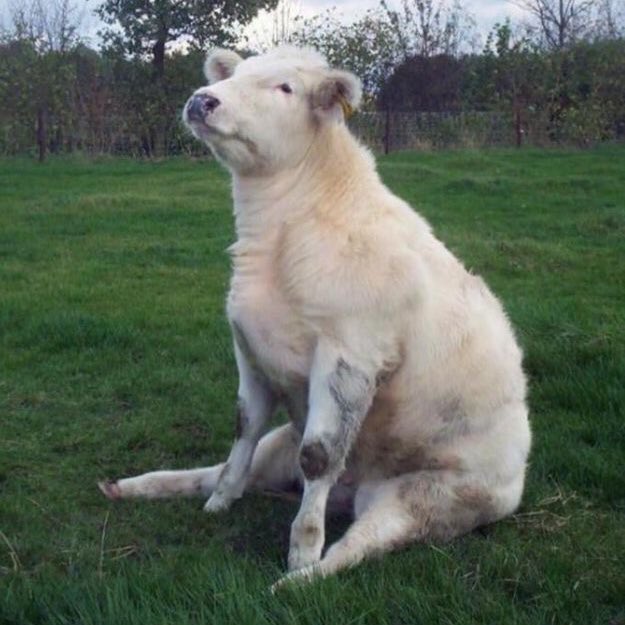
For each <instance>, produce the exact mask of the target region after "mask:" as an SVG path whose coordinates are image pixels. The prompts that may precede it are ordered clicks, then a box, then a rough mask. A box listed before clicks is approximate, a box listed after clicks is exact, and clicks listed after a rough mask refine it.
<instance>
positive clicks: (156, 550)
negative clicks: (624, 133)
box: [0, 147, 625, 625]
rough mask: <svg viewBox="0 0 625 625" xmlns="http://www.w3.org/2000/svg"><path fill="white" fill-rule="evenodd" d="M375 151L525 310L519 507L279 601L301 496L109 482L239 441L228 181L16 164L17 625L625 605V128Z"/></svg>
mask: <svg viewBox="0 0 625 625" xmlns="http://www.w3.org/2000/svg"><path fill="white" fill-rule="evenodd" d="M380 170H381V173H382V176H383V177H384V179H385V181H386V182H387V183H388V184H389V185H390V187H391V188H392V189H393V190H394V191H395V192H396V193H398V194H399V195H400V196H402V197H404V198H405V199H407V200H408V201H410V202H411V203H413V205H415V206H416V207H418V209H419V210H420V211H421V212H422V213H423V214H424V215H425V216H426V217H427V218H428V219H429V220H430V221H431V223H432V224H433V226H434V229H435V231H436V232H437V234H438V235H439V236H440V237H441V238H442V239H443V240H444V241H445V242H446V243H447V244H448V245H449V246H450V247H451V248H452V249H453V250H454V251H455V252H456V253H457V254H458V255H460V257H461V258H462V259H463V260H464V261H465V263H466V265H467V266H469V267H471V268H473V269H474V270H475V271H476V272H479V273H481V274H482V275H483V276H484V277H485V278H486V280H487V281H488V282H489V284H490V285H491V286H492V287H493V289H494V290H495V292H496V293H498V294H499V295H500V296H501V298H502V299H503V300H504V302H505V305H506V308H507V310H508V312H509V314H510V317H511V318H512V320H513V322H514V324H515V327H516V328H517V332H518V335H519V338H520V341H521V343H522V344H523V347H524V349H525V352H526V370H527V372H528V374H529V377H530V385H531V394H530V403H531V420H532V426H533V430H534V434H535V436H534V449H533V453H532V461H531V467H530V471H529V475H528V482H527V490H526V494H525V497H524V501H523V505H522V508H521V509H520V511H519V513H518V514H517V515H516V516H515V517H514V518H512V519H508V520H506V521H503V522H500V523H498V524H496V525H494V526H491V527H487V528H484V529H483V530H481V531H478V532H475V533H473V534H472V535H470V536H467V537H464V538H462V539H460V540H457V541H455V542H454V543H452V544H450V545H444V546H424V545H414V546H413V547H411V548H409V549H406V550H404V551H402V552H400V553H396V554H393V555H390V556H387V557H385V558H382V559H380V560H374V561H370V562H367V563H366V564H364V565H362V566H360V567H358V568H356V569H354V570H352V571H348V572H345V573H342V574H340V575H339V576H338V577H336V578H332V579H328V580H323V581H321V582H319V583H317V584H315V585H313V586H310V587H307V588H305V589H288V590H285V591H284V592H282V593H280V594H279V595H278V596H275V597H274V596H271V595H270V594H269V593H268V592H267V588H268V586H269V585H270V583H271V582H272V581H275V579H277V577H278V576H279V575H280V573H281V571H282V570H283V569H284V567H285V558H286V552H287V542H288V532H289V525H290V522H291V520H292V518H293V517H294V515H295V512H296V506H295V504H291V503H288V502H283V501H276V500H268V499H263V498H260V497H257V496H248V497H246V498H244V499H243V500H242V501H240V502H238V503H237V504H236V505H235V506H234V509H233V510H232V511H231V513H229V514H227V515H225V516H218V517H208V516H206V515H205V514H203V513H202V512H201V502H200V501H198V500H186V501H185V500H183V501H161V502H137V501H135V502H121V503H119V504H115V505H113V504H110V503H109V502H108V501H106V500H105V499H104V498H103V497H102V496H101V495H100V493H99V492H98V491H97V489H96V487H95V483H96V480H97V479H99V478H102V477H110V476H123V475H129V474H134V473H137V472H143V471H146V470H149V469H154V468H159V467H189V466H200V465H202V464H209V463H213V462H215V461H217V460H218V459H222V458H223V457H224V455H225V454H226V453H227V451H228V449H229V446H230V443H231V440H232V434H233V428H234V426H233V414H234V408H233V406H234V401H235V395H236V372H235V365H234V360H233V355H232V349H231V343H230V337H229V332H228V327H227V323H226V321H225V317H224V310H223V309H224V305H223V301H224V295H225V292H226V288H227V283H228V275H229V260H228V257H227V255H226V253H225V251H224V250H225V248H226V247H227V246H228V244H229V243H230V242H231V241H232V240H233V229H232V219H231V213H230V201H229V180H228V177H227V175H226V174H225V173H224V172H223V171H221V170H220V169H219V168H218V167H217V166H216V165H215V164H214V163H210V162H202V161H197V162H190V161H186V160H172V161H167V162H162V163H141V162H132V161H126V160H102V161H80V160H65V159H64V160H56V161H51V162H49V163H48V164H45V165H43V166H39V165H36V164H33V163H30V162H28V161H25V160H12V161H8V160H4V161H0V532H1V533H0V623H1V624H2V625H9V624H14V625H23V624H33V625H34V624H43V623H45V624H48V623H54V624H58V625H61V624H63V625H69V624H76V625H78V624H81V625H82V624H85V625H96V624H100V623H105V624H111V625H126V624H128V625H130V624H136V625H186V624H191V623H193V624H200V623H202V624H205V623H206V624H209V623H237V624H244V625H246V624H248V623H259V624H264V623H272V624H276V625H282V624H285V625H286V624H290V623H309V624H311V625H313V624H315V625H317V624H325V623H328V624H347V623H372V624H389V625H390V624H399V623H405V624H419V623H423V624H427V625H430V624H434V623H447V624H450V625H462V624H467V625H468V624H473V623H484V624H486V623H488V624H497V625H500V624H503V625H509V624H516V623H519V624H520V623H536V624H540V625H542V624H552V623H554V624H569V623H576V624H577V623H578V624H580V625H590V624H593V623H597V624H602V625H625V468H624V467H625V418H624V411H625V390H624V382H625V148H617V147H607V148H602V149H598V150H594V151H586V152H563V151H542V152H541V151H532V150H524V151H520V152H514V151H492V152H458V153H438V154H411V153H398V154H394V155H392V156H390V157H385V158H383V159H381V160H380ZM330 527H331V531H330V539H332V538H336V537H337V536H338V535H339V534H340V532H342V531H343V530H344V528H345V522H342V521H340V520H339V521H335V522H332V523H331V526H330Z"/></svg>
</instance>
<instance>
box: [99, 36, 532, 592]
mask: <svg viewBox="0 0 625 625" xmlns="http://www.w3.org/2000/svg"><path fill="white" fill-rule="evenodd" d="M205 71H206V75H207V77H208V80H209V81H210V86H208V87H202V88H200V89H198V90H197V91H196V92H195V94H194V95H193V96H192V97H191V98H190V99H189V101H188V102H187V105H186V107H185V112H184V119H185V121H186V123H187V124H188V125H189V127H190V128H191V129H192V131H193V132H194V134H195V135H196V136H197V137H199V138H200V139H202V140H203V141H205V142H206V143H207V144H208V145H209V146H210V148H211V149H212V151H213V152H214V153H215V155H216V157H217V158H218V159H219V160H220V161H221V162H222V163H223V164H224V165H225V166H226V167H227V168H228V169H229V170H230V172H231V173H232V179H233V198H234V215H235V221H236V232H237V241H236V243H235V244H234V245H233V246H232V248H231V250H230V251H231V254H232V259H233V265H234V270H233V276H232V282H231V286H230V293H229V295H228V304H227V310H228V319H229V321H230V325H231V327H232V332H233V336H234V351H235V356H236V361H237V365H238V370H239V379H240V381H239V391H238V393H239V400H238V419H237V438H236V441H235V443H234V445H233V447H232V451H231V452H230V455H229V457H228V460H227V461H226V462H225V463H222V464H219V465H216V466H213V467H210V468H201V469H194V470H190V471H158V472H153V473H147V474H144V475H140V476H138V477H133V478H127V479H120V480H118V481H116V482H106V483H102V484H101V485H100V486H101V488H102V490H103V491H104V493H105V494H106V495H107V496H108V497H110V498H112V499H118V498H126V497H166V496H170V495H177V494H183V495H205V496H207V495H210V498H209V499H208V502H207V503H206V505H205V507H204V509H205V510H206V511H208V512H216V511H218V510H224V509H226V508H228V506H229V505H230V504H231V503H232V501H233V500H235V499H237V498H239V497H241V495H242V493H243V491H244V490H245V489H246V488H247V489H259V490H292V489H294V488H298V489H303V495H302V501H301V507H300V509H299V512H298V514H297V516H296V518H295V520H294V522H293V525H292V529H291V543H290V550H289V559H288V563H289V570H290V573H289V574H288V575H287V576H286V577H285V578H283V581H284V580H291V579H308V578H310V577H311V576H313V575H316V574H318V575H327V574H330V573H334V572H335V571H338V570H339V569H342V568H344V567H347V566H352V565H354V564H356V563H358V562H360V561H361V560H362V559H363V558H365V557H366V556H369V555H371V554H374V553H381V552H385V551H388V550H390V549H393V548H396V547H398V546H401V545H404V544H406V543H409V542H411V541H415V540H417V541H446V540H449V539H452V538H454V537H455V536H459V535H461V534H464V533H465V532H469V531H470V530H472V529H474V528H475V527H477V526H479V525H482V524H485V523H492V522H493V521H496V520H498V519H501V518H502V517H505V516H506V515H509V514H510V513H512V512H513V511H514V510H515V509H516V508H517V506H518V505H519V501H520V499H521V494H522V491H523V482H524V475H525V468H526V462H527V456H528V452H529V448H530V429H529V425H528V418H527V406H526V401H525V397H526V385H525V377H524V374H523V370H522V367H521V358H522V354H521V351H520V349H519V347H518V345H517V343H516V340H515V337H514V334H513V331H512V329H511V327H510V324H509V322H508V320H507V318H506V315H505V314H504V312H503V310H502V307H501V305H500V303H499V301H498V300H497V298H496V297H495V296H494V295H493V294H492V293H491V292H490V291H489V289H488V287H487V286H486V284H485V283H484V281H483V280H482V279H481V278H479V277H478V276H476V275H473V274H471V273H470V272H468V271H467V270H466V269H465V268H464V267H463V265H462V264H461V263H460V262H459V261H458V260H457V259H456V258H455V257H454V256H453V254H451V252H449V250H447V249H446V248H445V246H444V245H443V244H442V243H441V242H440V241H439V240H438V239H437V238H436V237H435V236H434V235H433V234H432V231H431V229H430V227H429V226H428V224H427V223H426V222H425V221H424V220H423V219H422V218H421V217H420V216H419V215H418V214H416V213H415V212H414V211H413V210H412V209H411V208H410V206H408V205H407V204H406V203H405V202H403V201H402V200H401V199H399V198H398V197H396V196H395V195H393V194H392V193H391V192H390V191H389V190H388V189H387V188H386V187H385V186H384V184H383V183H382V182H381V180H380V178H379V176H378V174H377V172H376V169H375V163H374V160H373V158H372V157H371V155H370V153H369V152H368V151H367V150H366V149H365V148H364V147H363V146H362V145H360V144H359V143H358V141H357V140H356V139H355V138H354V137H353V136H352V135H351V134H350V132H349V130H348V128H347V127H346V124H345V122H344V112H345V111H346V110H348V109H349V108H351V107H355V106H357V104H358V102H359V99H360V95H361V89H360V83H359V81H358V79H357V78H356V77H355V76H353V75H352V74H350V73H348V72H344V71H337V70H334V69H330V68H329V67H328V65H327V63H326V62H325V60H324V59H323V58H322V57H321V56H319V55H318V54H316V53H315V52H312V51H310V50H301V49H297V48H292V47H281V48H278V49H276V50H274V51H272V52H269V53H268V54H264V55H261V56H256V57H253V58H248V59H246V60H242V59H241V58H240V57H239V56H238V55H236V54H235V53H233V52H228V51H225V50H216V51H215V52H213V53H212V54H211V55H210V56H209V58H208V60H207V61H206V66H205ZM207 192H210V190H207ZM278 404H283V405H284V406H286V408H287V410H288V412H289V414H290V417H291V422H290V423H289V424H288V425H284V426H282V427H278V428H276V429H274V430H272V431H270V432H269V433H268V434H266V435H265V436H263V433H264V432H265V430H266V427H267V425H268V423H269V420H270V418H271V416H272V414H273V412H274V410H275V408H276V406H277V405H278ZM328 504H329V507H330V508H331V507H332V505H333V504H336V505H339V506H345V505H348V506H349V508H350V510H351V511H352V512H353V515H354V519H355V520H354V522H353V524H352V525H351V527H350V528H349V529H348V530H347V532H346V534H345V535H344V536H343V538H341V539H340V540H339V541H338V542H336V543H335V544H334V545H332V546H331V547H330V548H329V549H328V550H327V551H326V552H325V554H323V556H322V551H323V547H324V542H325V535H324V520H325V514H326V508H327V507H328Z"/></svg>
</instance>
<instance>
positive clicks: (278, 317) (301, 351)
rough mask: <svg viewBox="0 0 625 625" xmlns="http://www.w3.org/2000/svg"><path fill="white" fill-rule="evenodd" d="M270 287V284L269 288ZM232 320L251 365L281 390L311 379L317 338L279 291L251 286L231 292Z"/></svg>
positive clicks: (229, 311)
mask: <svg viewBox="0 0 625 625" xmlns="http://www.w3.org/2000/svg"><path fill="white" fill-rule="evenodd" d="M265 287H266V285H265ZM228 318H229V321H230V324H231V326H232V331H233V334H234V335H235V338H236V341H237V344H238V346H239V348H240V349H241V351H242V352H243V353H244V355H245V356H246V358H247V359H248V361H249V363H250V365H251V366H252V367H253V368H254V369H256V370H258V371H260V372H262V373H263V375H264V376H265V377H266V378H267V379H268V380H269V381H270V382H271V383H272V385H273V386H275V387H276V388H278V389H279V390H280V391H283V392H288V390H289V389H291V388H293V387H298V386H301V385H302V384H305V383H306V381H307V380H308V376H309V373H310V367H311V361H312V355H313V348H314V339H313V334H312V332H311V331H310V329H307V328H306V327H305V326H304V324H303V323H302V321H301V320H300V319H298V317H297V316H296V315H295V313H294V312H293V310H292V309H291V307H290V306H289V304H288V303H287V302H286V301H285V300H284V298H283V297H282V296H281V294H280V293H279V292H277V291H276V290H275V289H271V288H258V287H256V288H255V287H250V288H247V289H245V291H243V292H237V291H234V290H233V291H231V293H230V295H229V297H228Z"/></svg>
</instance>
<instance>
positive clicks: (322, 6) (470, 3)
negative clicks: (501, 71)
mask: <svg viewBox="0 0 625 625" xmlns="http://www.w3.org/2000/svg"><path fill="white" fill-rule="evenodd" d="M292 1H293V2H295V3H297V2H298V0H292ZM387 1H388V4H389V5H390V6H391V7H394V6H395V7H398V6H399V4H400V0H387ZM43 2H44V4H46V3H47V0H43ZM20 4H21V2H20V0H0V24H1V23H2V22H4V24H6V25H8V15H9V7H10V6H14V5H18V6H19V5H20ZM74 4H75V6H76V8H77V10H78V11H79V13H80V14H82V28H81V31H82V33H83V35H84V36H87V38H88V39H90V40H91V43H92V44H97V36H96V33H97V30H98V28H99V27H100V24H99V22H98V19H97V17H95V16H94V15H93V9H94V8H95V7H96V6H97V5H98V4H100V0H75V1H74ZM299 5H300V7H301V13H302V15H304V16H305V17H308V16H311V15H314V14H315V13H321V12H323V11H325V10H327V9H331V8H332V7H336V9H337V12H338V13H340V14H342V16H343V19H344V20H346V21H349V20H351V19H353V18H355V17H357V16H358V15H360V14H362V13H364V11H365V10H366V9H368V8H374V7H376V6H378V5H379V0H299ZM462 5H463V6H464V8H466V9H467V10H468V11H469V12H470V13H471V14H473V16H474V17H475V19H476V21H477V26H478V31H479V32H480V33H482V34H485V33H487V32H488V31H489V30H490V28H491V27H492V25H493V24H494V23H495V22H497V21H502V20H504V19H505V18H506V17H508V16H509V17H511V18H513V19H518V18H519V17H520V16H521V15H522V11H521V10H520V9H519V8H518V7H517V6H515V5H514V4H513V3H512V2H510V0H464V2H462Z"/></svg>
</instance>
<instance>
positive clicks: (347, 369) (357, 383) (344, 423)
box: [328, 358, 374, 457]
mask: <svg viewBox="0 0 625 625" xmlns="http://www.w3.org/2000/svg"><path fill="white" fill-rule="evenodd" d="M373 384H374V383H373V381H372V380H370V379H369V377H368V376H367V374H366V373H365V372H364V371H362V370H361V369H358V367H355V366H354V365H351V364H349V363H348V362H347V361H346V360H345V359H344V358H339V359H338V360H337V361H336V366H335V367H334V371H333V372H332V373H331V374H330V378H329V380H328V386H329V391H330V395H331V396H332V399H333V400H334V402H335V403H336V405H337V407H338V410H339V431H338V434H337V440H335V441H332V442H333V444H334V446H335V447H336V451H337V455H338V456H340V457H344V456H345V454H346V453H347V452H348V451H349V448H350V447H351V444H352V442H353V440H354V438H355V437H356V434H357V433H358V429H359V428H360V424H361V423H362V421H363V419H364V418H365V416H366V414H367V412H368V411H369V408H370V407H371V401H372V399H373V389H374V385H373Z"/></svg>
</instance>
